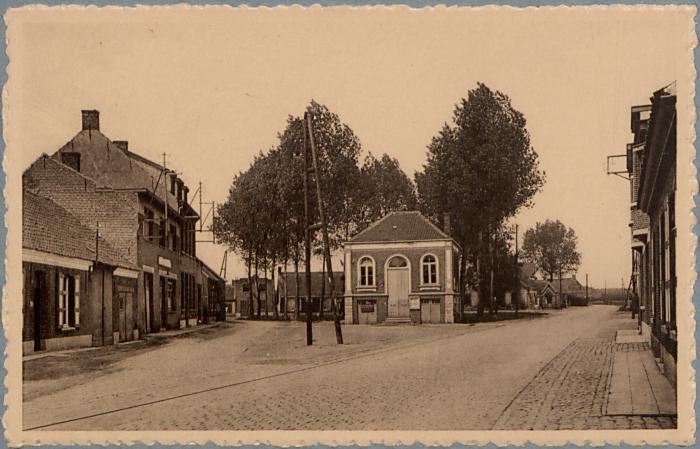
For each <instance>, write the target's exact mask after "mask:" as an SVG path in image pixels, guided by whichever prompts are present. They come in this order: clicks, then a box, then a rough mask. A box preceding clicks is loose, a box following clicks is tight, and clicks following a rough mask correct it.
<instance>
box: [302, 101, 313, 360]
mask: <svg viewBox="0 0 700 449" xmlns="http://www.w3.org/2000/svg"><path fill="white" fill-rule="evenodd" d="M306 119H307V114H306V113H304V122H306ZM304 128H306V127H304ZM306 133H307V131H306V129H304V243H305V248H304V266H305V270H306V273H305V275H306V299H305V300H304V304H305V305H306V345H307V346H311V345H312V344H313V341H314V338H313V326H312V323H311V320H312V316H311V229H310V228H311V222H310V221H309V148H308V147H309V145H308V142H307V141H306Z"/></svg>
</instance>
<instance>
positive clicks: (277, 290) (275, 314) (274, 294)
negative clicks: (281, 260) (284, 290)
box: [272, 257, 279, 320]
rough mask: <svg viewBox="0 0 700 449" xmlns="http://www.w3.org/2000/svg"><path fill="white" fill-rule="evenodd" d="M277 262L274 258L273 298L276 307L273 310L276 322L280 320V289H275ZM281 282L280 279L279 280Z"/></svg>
mask: <svg viewBox="0 0 700 449" xmlns="http://www.w3.org/2000/svg"><path fill="white" fill-rule="evenodd" d="M276 262H277V260H275V258H274V257H273V258H272V298H273V299H274V300H275V307H274V308H273V309H272V316H274V317H275V320H277V319H279V313H278V308H277V307H278V306H279V289H278V288H276V287H275V285H276V284H275V272H276V270H275V263H276ZM278 282H279V279H278Z"/></svg>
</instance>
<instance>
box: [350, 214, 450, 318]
mask: <svg viewBox="0 0 700 449" xmlns="http://www.w3.org/2000/svg"><path fill="white" fill-rule="evenodd" d="M447 230H448V231H449V228H448V229H447ZM343 252H344V258H345V263H344V267H345V293H344V296H345V322H346V323H353V324H357V323H376V322H379V323H380V322H387V321H388V322H413V323H453V322H454V321H455V314H457V313H458V311H459V307H460V304H459V302H460V299H459V292H458V289H459V283H458V282H457V281H456V280H457V274H458V273H459V253H460V248H459V246H458V245H457V243H456V242H455V241H454V240H453V239H452V237H450V236H449V234H448V233H446V232H443V231H442V230H441V229H439V228H438V227H437V226H435V225H433V224H432V223H431V222H430V221H428V219H427V218H425V217H424V216H423V215H421V214H420V213H419V212H415V211H408V212H392V213H390V214H388V215H387V216H385V217H384V218H382V219H381V220H379V221H377V222H375V223H374V224H372V225H370V226H369V227H368V228H367V229H365V230H364V231H362V232H360V233H359V234H357V235H356V236H355V237H354V238H352V239H351V240H350V241H348V242H346V243H344V245H343Z"/></svg>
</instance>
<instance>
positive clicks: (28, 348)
mask: <svg viewBox="0 0 700 449" xmlns="http://www.w3.org/2000/svg"><path fill="white" fill-rule="evenodd" d="M22 274H23V286H24V288H23V307H22V312H23V319H24V321H23V326H22V342H23V353H31V352H34V351H41V350H59V349H68V348H75V347H84V346H93V345H102V344H110V343H112V342H114V340H115V338H116V339H118V338H119V337H118V336H115V333H118V332H120V331H121V332H123V331H122V330H121V326H122V324H123V323H124V319H125V318H126V314H127V313H129V315H131V314H132V313H133V309H132V310H127V309H125V308H124V305H125V304H124V302H123V301H122V302H120V301H119V300H121V299H123V298H121V297H120V296H119V294H120V291H121V290H120V287H121V286H127V287H129V288H134V287H135V283H136V277H137V276H138V271H137V269H136V265H135V264H133V263H132V262H130V261H128V260H127V259H126V258H124V257H123V256H122V255H121V253H120V252H119V251H117V250H115V249H114V248H113V247H112V246H111V245H110V244H109V243H108V242H107V241H106V240H105V239H104V238H102V237H100V236H99V234H98V233H97V232H95V231H93V230H90V229H88V228H87V227H86V226H84V225H83V224H82V223H81V222H80V220H79V219H78V218H77V217H76V216H74V215H73V214H71V213H70V212H69V211H67V210H66V209H64V208H63V207H61V206H60V205H58V204H56V203H55V202H53V201H51V200H50V199H48V198H45V197H42V196H40V195H38V194H36V193H35V192H32V191H29V190H25V191H23V194H22ZM132 329H133V328H132Z"/></svg>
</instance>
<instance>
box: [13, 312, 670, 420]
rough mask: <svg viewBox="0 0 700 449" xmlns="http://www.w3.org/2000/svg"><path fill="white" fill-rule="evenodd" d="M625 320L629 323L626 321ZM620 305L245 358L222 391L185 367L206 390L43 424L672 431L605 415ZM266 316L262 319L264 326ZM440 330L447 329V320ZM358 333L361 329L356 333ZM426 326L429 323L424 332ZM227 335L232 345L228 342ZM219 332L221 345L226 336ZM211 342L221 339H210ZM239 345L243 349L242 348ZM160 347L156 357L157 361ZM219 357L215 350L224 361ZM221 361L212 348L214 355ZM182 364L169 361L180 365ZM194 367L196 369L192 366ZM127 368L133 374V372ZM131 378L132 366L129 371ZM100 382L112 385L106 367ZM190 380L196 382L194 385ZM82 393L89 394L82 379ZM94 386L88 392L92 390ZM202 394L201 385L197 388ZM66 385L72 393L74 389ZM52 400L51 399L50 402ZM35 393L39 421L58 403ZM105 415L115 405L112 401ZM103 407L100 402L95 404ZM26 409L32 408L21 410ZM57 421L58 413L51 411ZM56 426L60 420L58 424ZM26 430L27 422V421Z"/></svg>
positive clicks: (204, 346)
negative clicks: (313, 352)
mask: <svg viewBox="0 0 700 449" xmlns="http://www.w3.org/2000/svg"><path fill="white" fill-rule="evenodd" d="M628 321H629V320H628ZM621 323H623V320H621V318H620V314H618V313H617V312H616V311H615V309H614V308H611V307H605V306H592V307H588V308H571V309H569V310H565V311H556V312H553V313H552V314H551V315H550V316H548V317H546V318H540V319H533V320H522V321H512V322H508V323H505V324H503V323H501V324H498V325H477V326H473V327H468V326H464V327H463V328H458V327H457V326H455V327H454V329H461V330H458V331H450V332H455V333H454V334H447V335H441V336H439V338H435V339H432V340H424V341H421V342H419V343H411V342H406V343H403V344H399V345H394V346H389V347H384V348H381V347H379V348H380V349H373V350H371V351H367V352H357V353H354V354H350V355H346V356H338V357H330V358H328V357H326V358H325V359H323V361H322V362H321V363H313V362H308V360H307V361H306V362H304V363H299V362H295V361H294V360H289V359H285V360H282V359H281V358H280V359H275V358H272V359H270V358H266V359H264V360H260V359H248V360H246V359H245V357H239V358H238V359H236V360H238V361H239V362H240V363H241V364H244V365H245V369H243V367H241V370H240V371H235V370H231V371H230V372H229V373H228V374H227V375H225V374H224V373H223V372H222V371H221V370H219V371H216V373H217V376H218V377H217V381H218V382H219V383H218V385H219V387H216V386H214V384H211V383H210V384H208V385H205V384H203V383H202V380H201V375H199V376H198V375H196V373H198V372H201V370H202V369H204V370H205V372H206V369H207V368H206V365H202V366H189V367H187V366H183V367H181V368H179V369H181V371H179V372H177V374H178V375H179V376H180V381H181V384H182V385H181V387H180V389H179V390H178V391H179V392H180V394H182V393H187V392H188V391H189V392H194V391H197V390H196V389H194V390H193V386H192V385H191V380H192V379H194V380H195V381H197V382H199V383H200V386H202V385H204V386H211V387H213V388H214V389H211V390H210V391H204V392H199V393H196V394H189V395H185V396H181V397H179V398H173V399H169V400H162V399H166V398H167V397H173V396H176V395H175V394H172V395H170V396H167V395H166V396H165V397H164V396H162V395H161V396H158V392H155V391H152V389H153V388H154V385H155V383H153V382H151V383H148V384H147V385H148V386H149V387H148V389H146V390H144V391H143V396H144V397H154V395H155V396H157V397H159V398H160V399H157V400H156V401H155V402H153V403H151V404H150V405H141V406H138V404H139V402H138V401H137V400H134V399H133V396H131V398H132V399H130V400H131V401H132V402H133V403H132V404H131V405H129V404H128V401H127V402H126V403H125V402H122V403H121V404H120V406H122V407H124V409H123V410H122V411H117V412H112V413H104V414H98V415H97V416H94V417H91V418H88V419H79V420H70V421H68V422H64V423H61V424H59V425H54V426H50V427H46V428H47V429H51V430H59V429H61V430H67V429H75V430H77V429H81V430H98V429H110V430H158V429H178V430H184V429H193V430H263V429H280V430H292V429H299V430H334V429H335V430H360V429H362V430H388V429H395V430H404V429H414V430H419V429H431V430H470V429H492V428H493V429H563V428H576V429H588V428H639V427H650V428H656V427H673V426H674V425H675V421H674V420H673V419H671V418H665V417H664V418H655V419H647V418H642V417H616V418H614V419H608V418H606V417H603V416H601V412H600V410H601V406H602V401H603V399H604V397H605V387H606V380H607V376H608V373H609V370H610V361H611V356H612V349H613V344H614V343H613V339H614V331H615V330H616V329H617V328H619V327H620V325H621ZM260 324H262V323H260ZM443 328H444V326H443ZM354 331H355V330H353V332H354ZM419 332H430V329H429V328H426V330H425V331H422V330H421V331H419ZM226 338H229V339H230V340H231V341H225V339H226ZM236 338H237V337H236V336H235V335H232V336H230V337H222V338H221V339H214V340H211V341H204V342H201V344H199V345H198V348H197V351H199V352H200V354H206V353H207V352H206V351H208V350H211V349H212V348H213V347H215V348H216V349H217V350H220V349H221V348H223V347H227V346H228V345H230V346H229V347H232V348H233V347H237V346H235V345H236ZM222 340H223V341H222ZM212 345H215V346H212ZM237 348H238V349H237V351H239V352H240V351H242V352H243V353H244V352H245V350H243V349H242V348H241V347H240V346H238V347H237ZM159 351H161V349H157V350H154V351H152V352H151V353H149V357H155V358H158V357H160V355H159ZM221 356H222V354H219V355H218V357H221ZM211 357H212V364H213V365H216V359H215V358H214V357H217V355H216V354H211ZM173 366H174V365H168V367H169V368H172V367H173ZM190 373H191V374H190ZM127 374H128V373H127ZM121 376H122V377H124V376H125V374H124V373H121ZM100 382H101V385H108V384H109V375H107V376H103V378H102V380H101V381H100ZM188 382H189V383H188ZM81 388H83V390H82V391H89V389H90V387H89V385H88V386H87V387H86V386H85V385H83V386H82V387H81ZM86 388H87V390H85V389H86ZM200 390H201V388H200ZM69 394H70V392H68V393H66V395H69ZM53 399H55V398H53ZM51 400H52V397H51V395H49V397H42V398H41V401H40V400H39V399H37V401H29V402H28V403H26V404H25V408H27V407H28V408H29V409H30V411H31V410H33V414H32V415H31V416H32V420H33V422H35V423H40V422H44V423H51V422H52V421H51V420H50V419H51V416H50V415H51V410H48V411H47V410H44V411H41V410H38V409H36V406H37V405H39V403H40V402H43V403H46V402H45V401H51ZM102 407H103V409H102V411H103V412H104V411H109V407H107V408H106V409H104V407H105V406H104V404H102ZM95 410H100V409H95ZM25 416H26V415H25ZM54 418H55V417H54ZM54 422H55V421H54ZM25 427H26V424H25Z"/></svg>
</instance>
